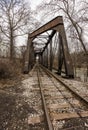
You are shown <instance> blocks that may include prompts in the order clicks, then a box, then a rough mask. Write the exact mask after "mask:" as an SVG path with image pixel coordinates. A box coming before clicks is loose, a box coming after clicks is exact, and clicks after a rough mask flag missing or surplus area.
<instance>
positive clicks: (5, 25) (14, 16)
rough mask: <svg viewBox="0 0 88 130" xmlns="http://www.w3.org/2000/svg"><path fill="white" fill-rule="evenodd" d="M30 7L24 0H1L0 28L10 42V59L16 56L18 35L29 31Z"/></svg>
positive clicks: (4, 37)
mask: <svg viewBox="0 0 88 130" xmlns="http://www.w3.org/2000/svg"><path fill="white" fill-rule="evenodd" d="M29 18H30V8H29V9H28V8H27V4H26V3H25V2H24V0H1V1H0V30H1V32H2V36H3V39H4V41H5V42H7V43H9V44H10V59H11V60H12V59H13V57H14V44H15V39H16V37H18V36H22V35H24V34H26V33H27V29H26V25H27V23H28V20H29Z"/></svg>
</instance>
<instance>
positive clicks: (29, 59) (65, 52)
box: [24, 16, 74, 77]
mask: <svg viewBox="0 0 88 130" xmlns="http://www.w3.org/2000/svg"><path fill="white" fill-rule="evenodd" d="M48 30H52V33H51V34H49V37H48V40H47V42H46V44H45V47H44V48H43V50H42V52H41V53H40V54H41V55H43V53H44V52H45V50H46V48H47V46H48V44H49V43H51V41H52V38H53V36H54V35H55V33H56V32H58V33H59V34H60V37H59V38H60V43H58V44H60V48H59V50H60V53H59V54H60V55H59V56H58V61H59V64H58V72H59V74H61V69H62V63H63V62H64V65H65V73H66V76H68V77H74V70H73V65H72V60H71V57H70V54H69V49H68V44H67V38H66V34H65V29H64V24H63V18H62V16H58V17H56V18H55V19H53V20H51V21H50V22H48V23H47V24H45V25H43V26H42V27H40V28H39V29H37V30H35V31H34V32H32V33H31V34H29V36H28V43H27V51H26V55H25V64H24V72H28V71H29V69H30V68H31V67H30V66H32V65H33V62H34V50H33V40H34V39H35V38H36V37H37V36H39V35H40V34H42V33H45V32H46V31H48ZM51 49H52V48H51ZM47 51H48V50H47ZM50 52H51V51H50ZM47 53H48V52H47ZM41 57H43V59H42V60H41V61H42V63H43V62H44V61H46V60H44V56H41ZM51 57H52V53H51ZM51 60H52V58H50V70H52V61H51ZM47 63H48V61H47ZM43 64H44V63H43ZM47 66H48V65H47Z"/></svg>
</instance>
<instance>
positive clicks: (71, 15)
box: [38, 0, 88, 53]
mask: <svg viewBox="0 0 88 130" xmlns="http://www.w3.org/2000/svg"><path fill="white" fill-rule="evenodd" d="M79 5H80V6H79ZM38 9H39V10H43V11H44V9H45V13H44V16H45V17H44V16H43V19H44V18H46V17H47V15H48V16H49V15H51V16H52V17H54V16H55V15H62V16H63V17H64V23H65V22H66V23H65V24H67V31H68V32H69V37H70V38H71V39H73V41H74V39H76V42H80V43H81V44H80V45H82V47H83V49H84V51H85V53H87V49H86V47H85V45H86V41H85V39H84V37H85V35H86V36H87V35H88V33H87V20H88V16H87V14H88V1H87V0H50V2H44V3H42V4H41V5H40V6H39V7H38Z"/></svg>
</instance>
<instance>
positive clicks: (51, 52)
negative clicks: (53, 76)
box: [50, 40, 53, 71]
mask: <svg viewBox="0 0 88 130" xmlns="http://www.w3.org/2000/svg"><path fill="white" fill-rule="evenodd" d="M52 58H53V51H52V40H51V41H50V70H51V71H52V65H53V62H52V61H53V59H52Z"/></svg>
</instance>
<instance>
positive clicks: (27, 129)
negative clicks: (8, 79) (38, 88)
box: [0, 80, 35, 130]
mask: <svg viewBox="0 0 88 130" xmlns="http://www.w3.org/2000/svg"><path fill="white" fill-rule="evenodd" d="M25 84H26V80H25V83H20V84H19V85H17V86H12V87H11V86H10V87H4V88H3V89H2V88H1V89H0V130H31V126H29V125H28V115H29V114H30V113H32V112H34V111H35V110H33V108H31V107H30V104H29V102H28V96H29V95H26V92H27V91H28V89H27V88H25ZM26 86H27V84H26Z"/></svg>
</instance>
